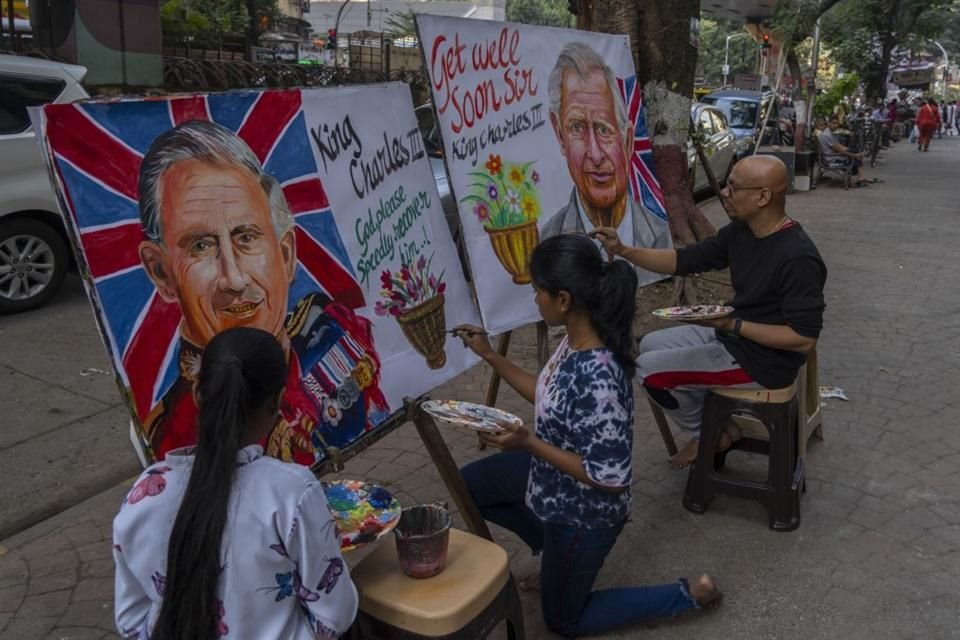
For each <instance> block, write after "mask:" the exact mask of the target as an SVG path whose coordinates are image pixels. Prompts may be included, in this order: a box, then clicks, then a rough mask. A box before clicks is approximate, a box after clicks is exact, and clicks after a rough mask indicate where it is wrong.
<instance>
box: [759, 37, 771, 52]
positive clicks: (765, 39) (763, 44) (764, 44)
mask: <svg viewBox="0 0 960 640" xmlns="http://www.w3.org/2000/svg"><path fill="white" fill-rule="evenodd" d="M760 47H761V48H762V49H769V48H770V34H769V33H765V34H763V42H761V43H760Z"/></svg>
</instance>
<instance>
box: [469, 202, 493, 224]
mask: <svg viewBox="0 0 960 640" xmlns="http://www.w3.org/2000/svg"><path fill="white" fill-rule="evenodd" d="M473 215H475V216H477V220H479V221H480V222H486V221H487V220H489V219H490V207H488V206H487V203H486V202H478V203H477V205H476V206H475V207H474V208H473Z"/></svg>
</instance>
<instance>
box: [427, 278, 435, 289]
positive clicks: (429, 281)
mask: <svg viewBox="0 0 960 640" xmlns="http://www.w3.org/2000/svg"><path fill="white" fill-rule="evenodd" d="M427 284H429V285H430V288H431V289H433V290H434V291H436V289H437V277H436V276H430V279H429V280H427Z"/></svg>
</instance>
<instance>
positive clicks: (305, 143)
mask: <svg viewBox="0 0 960 640" xmlns="http://www.w3.org/2000/svg"><path fill="white" fill-rule="evenodd" d="M264 170H265V171H266V172H267V173H269V174H270V175H272V176H273V177H274V178H276V179H277V180H279V181H280V182H286V181H287V180H293V179H294V178H299V177H301V176H305V175H308V174H311V173H316V172H317V162H316V160H314V158H313V152H312V151H311V150H310V136H309V133H308V132H307V123H306V117H305V116H304V114H303V111H301V112H300V113H299V115H297V117H296V118H294V120H293V122H291V123H290V126H289V127H287V130H286V132H284V134H283V137H282V138H280V140H279V141H277V144H276V147H274V150H273V153H272V154H271V155H270V157H269V158H268V159H267V165H266V166H265V167H264Z"/></svg>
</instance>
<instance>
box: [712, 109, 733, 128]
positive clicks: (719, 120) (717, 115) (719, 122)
mask: <svg viewBox="0 0 960 640" xmlns="http://www.w3.org/2000/svg"><path fill="white" fill-rule="evenodd" d="M710 115H711V116H712V117H713V124H714V126H715V127H716V129H717V131H721V132H726V130H727V129H728V128H729V127H728V126H727V118H726V116H724V115H723V113H721V112H720V111H712V110H711V111H710Z"/></svg>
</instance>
